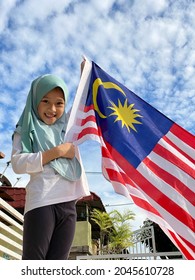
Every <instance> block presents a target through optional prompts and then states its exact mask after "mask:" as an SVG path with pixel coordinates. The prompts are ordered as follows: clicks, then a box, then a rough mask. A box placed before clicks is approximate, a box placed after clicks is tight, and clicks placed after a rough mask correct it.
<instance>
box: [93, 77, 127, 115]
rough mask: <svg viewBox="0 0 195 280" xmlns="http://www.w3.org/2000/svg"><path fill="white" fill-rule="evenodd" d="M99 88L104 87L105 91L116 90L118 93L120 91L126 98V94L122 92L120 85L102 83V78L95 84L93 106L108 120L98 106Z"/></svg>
mask: <svg viewBox="0 0 195 280" xmlns="http://www.w3.org/2000/svg"><path fill="white" fill-rule="evenodd" d="M99 86H103V87H104V88H105V89H112V88H113V89H116V90H118V91H120V92H121V93H122V94H123V95H124V96H126V94H125V93H124V91H123V90H122V88H120V87H119V86H118V85H116V84H114V83H112V82H102V80H101V79H100V78H97V79H96V80H95V81H94V83H93V104H94V110H96V112H97V113H98V115H99V116H100V117H101V118H103V119H105V118H107V117H106V116H105V115H104V114H102V112H101V111H100V109H99V107H98V104H97V95H98V88H99Z"/></svg>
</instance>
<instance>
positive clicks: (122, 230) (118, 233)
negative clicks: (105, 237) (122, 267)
mask: <svg viewBox="0 0 195 280" xmlns="http://www.w3.org/2000/svg"><path fill="white" fill-rule="evenodd" d="M109 216H110V217H111V220H112V222H113V225H114V230H113V231H112V233H111V235H110V242H109V249H110V250H111V252H112V253H118V254H119V253H121V252H123V251H124V250H126V248H128V247H130V246H132V242H131V236H132V231H131V226H130V224H129V221H130V220H134V217H135V214H134V213H133V212H132V211H131V210H126V211H124V212H123V213H120V212H119V211H117V210H114V211H112V212H111V213H110V214H109Z"/></svg>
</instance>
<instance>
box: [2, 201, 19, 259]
mask: <svg viewBox="0 0 195 280" xmlns="http://www.w3.org/2000/svg"><path fill="white" fill-rule="evenodd" d="M22 233H23V215H22V214H20V213H19V212H18V211H17V210H15V209H14V208H13V207H12V206H10V205H9V204H8V203H7V202H5V201H4V200H3V199H2V198H0V259H10V260H20V259H21V255H22Z"/></svg>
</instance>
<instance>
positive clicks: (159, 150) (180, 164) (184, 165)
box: [153, 144, 194, 178]
mask: <svg viewBox="0 0 195 280" xmlns="http://www.w3.org/2000/svg"><path fill="white" fill-rule="evenodd" d="M153 152H155V153H156V154H158V155H159V156H161V157H162V158H164V159H166V160H168V161H169V162H171V163H173V164H174V165H176V166H177V167H179V168H180V169H182V170H183V171H184V172H186V173H187V174H189V175H190V176H191V177H192V178H194V169H193V168H191V167H190V166H189V165H188V164H187V163H185V162H183V161H182V160H181V159H180V158H178V157H177V156H176V155H174V154H173V153H172V152H170V151H168V150H167V149H166V148H164V147H163V146H161V145H160V144H157V145H156V146H155V147H154V149H153Z"/></svg>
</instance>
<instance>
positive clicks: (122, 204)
mask: <svg viewBox="0 0 195 280" xmlns="http://www.w3.org/2000/svg"><path fill="white" fill-rule="evenodd" d="M132 204H134V203H133V202H131V203H121V204H105V207H110V206H124V205H132Z"/></svg>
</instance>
